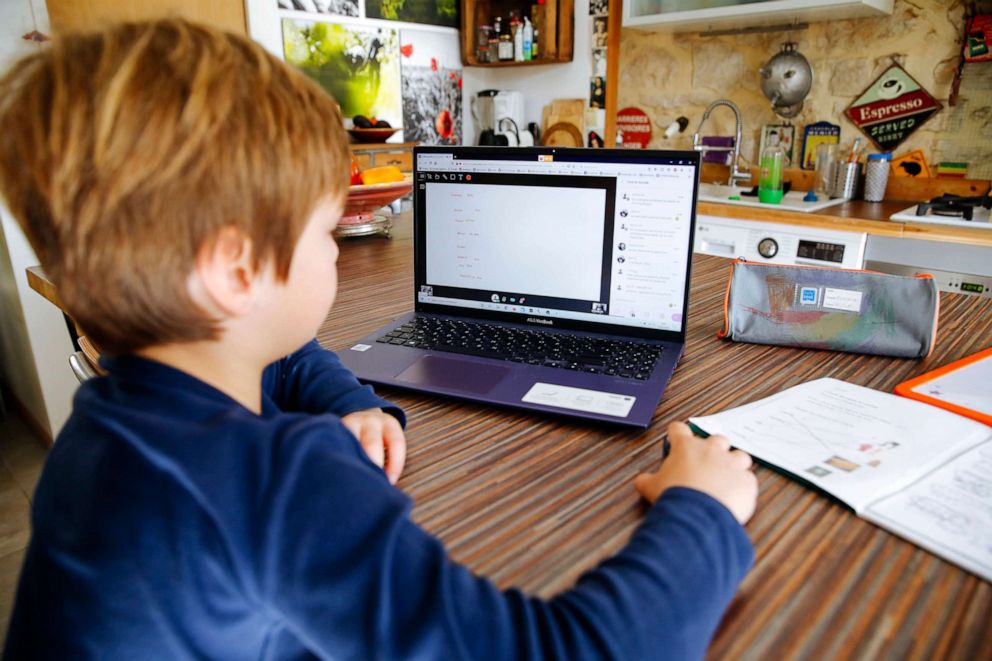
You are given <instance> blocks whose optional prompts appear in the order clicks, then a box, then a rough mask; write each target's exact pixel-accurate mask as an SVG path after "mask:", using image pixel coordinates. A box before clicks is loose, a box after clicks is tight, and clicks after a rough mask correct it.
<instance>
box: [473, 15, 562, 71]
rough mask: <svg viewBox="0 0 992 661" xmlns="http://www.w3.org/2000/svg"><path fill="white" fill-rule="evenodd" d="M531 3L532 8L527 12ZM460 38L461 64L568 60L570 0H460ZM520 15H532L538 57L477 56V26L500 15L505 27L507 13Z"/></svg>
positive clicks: (509, 64) (508, 17)
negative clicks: (539, 0) (492, 58)
mask: <svg viewBox="0 0 992 661" xmlns="http://www.w3.org/2000/svg"><path fill="white" fill-rule="evenodd" d="M532 5H533V6H534V7H535V9H534V11H533V12H532V11H531V7H532ZM460 9H461V29H460V30H459V37H460V39H461V51H462V63H463V64H465V65H468V66H480V67H514V66H533V65H537V64H555V63H558V62H571V61H572V52H573V36H574V31H575V3H574V0H545V2H544V3H543V4H540V5H538V4H537V0H461V8H460ZM511 11H516V12H517V13H519V14H520V15H521V16H528V17H530V16H532V15H533V16H534V19H533V23H534V26H535V27H536V28H538V31H539V34H538V39H537V41H538V57H537V59H536V60H525V61H523V62H515V61H503V62H498V61H497V62H492V61H485V60H484V59H483V58H480V57H479V47H480V44H479V26H480V25H489V26H492V25H493V21H495V19H496V17H497V16H499V17H502V19H503V29H504V30H509V24H510V20H509V19H510V12H511Z"/></svg>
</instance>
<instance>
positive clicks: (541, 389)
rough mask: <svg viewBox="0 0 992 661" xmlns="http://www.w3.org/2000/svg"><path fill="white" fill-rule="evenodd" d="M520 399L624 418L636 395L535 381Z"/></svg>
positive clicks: (635, 399) (530, 402)
mask: <svg viewBox="0 0 992 661" xmlns="http://www.w3.org/2000/svg"><path fill="white" fill-rule="evenodd" d="M521 401H524V402H527V403H529V404H541V405H542V406H557V407H558V408H562V409H572V410H573V411H586V412H588V413H601V414H603V415H614V416H616V417H618V418H626V417H627V414H628V413H630V409H632V408H633V407H634V402H636V401H637V398H636V397H631V396H630V395H618V394H616V393H612V392H601V391H599V390H587V389H585V388H572V387H570V386H558V385H554V384H552V383H540V382H538V383H535V384H534V385H533V386H532V387H531V389H530V390H528V391H527V394H526V395H524V396H523V397H522V398H521Z"/></svg>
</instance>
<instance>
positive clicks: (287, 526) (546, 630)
mask: <svg viewBox="0 0 992 661" xmlns="http://www.w3.org/2000/svg"><path fill="white" fill-rule="evenodd" d="M292 447H294V448H295V450H296V451H300V450H303V449H304V447H303V444H301V443H299V442H294V443H293V444H292ZM335 447H337V448H340V447H341V446H340V445H337V446H335ZM313 449H314V450H315V452H314V453H313V454H312V455H311V453H309V452H308V453H307V454H308V456H307V459H306V460H305V461H296V460H290V461H287V462H285V463H286V465H290V466H292V468H293V475H287V476H282V477H283V478H284V479H281V480H280V483H281V484H284V485H286V488H287V489H288V490H289V493H287V494H279V495H278V497H274V498H267V499H266V501H267V502H270V503H274V504H278V507H277V508H276V509H274V510H273V511H271V512H268V513H267V515H266V516H261V517H259V519H258V520H259V521H261V522H269V523H266V524H265V526H266V528H265V530H266V534H265V538H266V539H267V540H270V541H271V543H272V544H273V546H267V548H266V551H267V552H265V553H263V554H262V556H263V564H262V567H263V573H262V586H261V589H260V592H261V594H262V595H263V596H264V598H265V599H266V601H268V602H269V603H270V605H271V606H272V607H273V609H274V610H275V611H277V612H279V613H281V614H282V616H283V617H284V618H285V619H286V623H287V624H288V625H289V626H290V628H291V629H292V630H294V631H297V632H299V635H300V637H301V639H303V640H306V641H307V644H308V645H310V646H311V649H312V651H314V652H317V653H320V652H321V651H322V652H326V653H328V654H332V653H336V654H342V655H344V656H354V657H358V658H373V657H381V658H474V659H478V658H493V659H508V658H529V659H541V658H562V659H583V658H629V659H639V658H657V657H659V656H665V657H668V658H678V659H684V658H701V657H702V655H703V653H704V652H705V650H706V647H707V646H708V644H709V641H710V638H711V637H712V635H713V632H714V630H715V629H716V626H717V624H718V623H719V620H720V617H721V615H722V613H723V611H724V609H725V608H726V606H727V605H728V604H729V602H730V600H731V599H732V598H733V596H734V593H735V591H736V589H737V585H738V583H739V581H740V580H741V579H742V578H743V576H744V574H745V573H746V571H747V570H748V568H749V567H750V565H751V563H752V560H753V551H752V547H751V543H750V540H749V539H748V538H747V535H746V534H745V533H744V531H743V529H742V527H741V525H740V524H739V523H738V521H737V520H736V519H735V518H734V516H733V514H732V513H731V512H730V511H729V510H728V509H727V508H726V507H725V506H724V505H722V504H721V503H720V502H718V501H717V500H715V499H714V498H712V497H710V496H708V495H705V494H704V493H702V492H700V491H696V490H694V489H688V488H684V487H673V488H669V489H668V490H666V491H665V492H664V493H663V494H662V495H661V496H660V498H658V500H657V502H656V503H655V505H654V506H653V507H652V508H651V509H650V511H649V512H648V514H647V516H646V518H645V521H644V522H643V523H642V525H641V526H640V528H639V529H638V530H637V531H636V532H635V533H634V535H633V537H632V538H631V540H630V542H629V543H628V544H627V546H626V547H625V548H624V549H623V550H622V551H620V553H618V554H617V555H615V556H614V557H612V558H610V559H608V560H606V561H605V562H603V563H602V564H601V565H600V566H599V567H597V568H596V569H594V570H592V571H590V572H588V573H586V574H585V575H584V576H583V577H582V578H581V579H580V580H579V581H578V583H577V585H576V586H575V587H574V588H572V589H571V590H568V591H566V592H564V593H562V594H561V595H559V596H557V597H555V598H553V599H551V600H547V601H545V600H540V599H536V598H531V597H527V596H525V595H524V594H522V593H521V592H519V591H517V590H512V589H511V590H507V591H500V590H497V589H496V588H495V587H494V586H493V585H492V584H491V583H490V582H489V581H487V580H485V579H481V578H478V577H476V576H474V575H472V574H471V573H470V572H469V571H468V570H466V569H465V568H464V567H461V566H460V565H457V564H455V563H453V562H451V561H450V560H449V559H448V557H447V554H446V551H445V549H444V547H443V546H442V544H441V543H440V542H439V541H438V540H436V539H435V538H433V537H431V536H430V535H428V534H427V533H425V532H424V531H423V530H421V529H420V528H419V527H417V526H416V525H415V524H414V523H413V522H412V521H411V520H410V503H409V499H407V498H406V497H405V496H404V495H403V494H402V493H401V492H398V491H396V490H395V489H390V488H388V486H387V485H386V483H385V481H384V480H383V478H382V476H381V474H378V473H374V472H372V471H371V470H370V469H368V463H367V462H364V460H359V458H358V454H357V452H356V453H354V454H355V459H354V461H353V460H352V459H351V458H350V457H347V456H342V455H341V454H340V453H339V454H338V455H337V456H336V457H335V456H333V453H331V452H329V451H330V450H331V448H329V447H328V446H327V444H326V443H325V444H324V445H323V447H321V448H313ZM363 466H364V467H365V468H366V469H367V470H362V469H361V468H362V467H363ZM329 488H333V491H334V492H333V493H331V492H329V491H328V489H329ZM338 490H340V491H338ZM316 494H320V498H315V496H316Z"/></svg>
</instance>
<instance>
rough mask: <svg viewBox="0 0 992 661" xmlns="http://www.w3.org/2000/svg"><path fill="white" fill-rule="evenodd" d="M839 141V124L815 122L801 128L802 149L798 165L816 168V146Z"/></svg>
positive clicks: (804, 168) (805, 168) (806, 168)
mask: <svg viewBox="0 0 992 661" xmlns="http://www.w3.org/2000/svg"><path fill="white" fill-rule="evenodd" d="M839 143H840V126H838V125H837V124H831V123H830V122H816V123H815V124H810V125H809V126H807V127H806V128H805V129H803V151H802V161H800V167H801V168H802V169H803V170H814V169H816V146H817V145H822V144H830V145H836V144H839Z"/></svg>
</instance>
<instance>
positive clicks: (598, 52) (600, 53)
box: [592, 48, 606, 76]
mask: <svg viewBox="0 0 992 661" xmlns="http://www.w3.org/2000/svg"><path fill="white" fill-rule="evenodd" d="M592 75H594V76H605V75H606V49H605V48H594V49H592Z"/></svg>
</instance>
